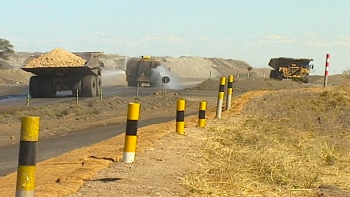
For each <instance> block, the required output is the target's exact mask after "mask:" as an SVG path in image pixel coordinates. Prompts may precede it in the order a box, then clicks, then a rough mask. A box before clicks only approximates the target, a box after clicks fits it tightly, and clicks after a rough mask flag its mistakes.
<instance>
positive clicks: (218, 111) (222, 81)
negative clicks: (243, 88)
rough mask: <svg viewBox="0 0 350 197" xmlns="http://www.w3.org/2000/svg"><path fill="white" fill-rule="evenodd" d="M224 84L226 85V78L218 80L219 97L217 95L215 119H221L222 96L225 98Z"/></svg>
mask: <svg viewBox="0 0 350 197" xmlns="http://www.w3.org/2000/svg"><path fill="white" fill-rule="evenodd" d="M225 84H226V77H221V78H220V86H219V95H218V102H217V107H216V118H217V119H221V112H222V104H223V102H224V96H225Z"/></svg>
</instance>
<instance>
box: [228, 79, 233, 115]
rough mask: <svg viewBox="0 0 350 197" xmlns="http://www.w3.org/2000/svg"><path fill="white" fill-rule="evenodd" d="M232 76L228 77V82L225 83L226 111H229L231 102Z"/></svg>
mask: <svg viewBox="0 0 350 197" xmlns="http://www.w3.org/2000/svg"><path fill="white" fill-rule="evenodd" d="M233 80H234V78H233V76H232V75H230V76H228V82H227V97H226V110H229V109H231V101H232V93H233V89H232V87H233Z"/></svg>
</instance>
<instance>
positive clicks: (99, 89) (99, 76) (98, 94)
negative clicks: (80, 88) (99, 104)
mask: <svg viewBox="0 0 350 197" xmlns="http://www.w3.org/2000/svg"><path fill="white" fill-rule="evenodd" d="M96 85H97V86H96V96H100V94H101V87H102V78H101V75H97V78H96Z"/></svg>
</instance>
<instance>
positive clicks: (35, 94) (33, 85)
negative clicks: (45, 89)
mask: <svg viewBox="0 0 350 197" xmlns="http://www.w3.org/2000/svg"><path fill="white" fill-rule="evenodd" d="M29 94H30V96H31V97H32V98H39V97H40V81H39V77H37V76H32V77H31V78H30V81H29Z"/></svg>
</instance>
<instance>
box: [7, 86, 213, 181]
mask: <svg viewBox="0 0 350 197" xmlns="http://www.w3.org/2000/svg"><path fill="white" fill-rule="evenodd" d="M199 82H200V81H194V82H188V81H187V83H186V84H184V85H183V87H182V88H186V87H191V86H195V85H197V84H198V83H199ZM158 89H159V88H150V87H142V88H141V89H140V91H139V95H140V96H146V95H150V94H152V93H153V92H155V91H157V90H158ZM27 90H28V87H27V86H12V87H4V88H2V89H1V91H0V105H25V94H26V92H27ZM172 91H176V92H178V93H179V94H181V95H182V96H184V97H185V98H203V99H205V98H207V99H215V98H216V97H217V92H215V91H195V92H193V91H186V90H172ZM104 92H105V94H104V97H112V96H122V97H134V96H135V94H136V88H131V87H112V86H110V87H104ZM69 94H70V93H69V92H61V93H60V94H59V95H58V96H57V98H36V99H32V101H31V105H45V104H52V103H58V102H71V100H72V99H75V98H73V97H71V96H68V95H69ZM89 99H91V98H82V100H83V101H84V100H85V101H87V100H89ZM194 113H197V112H195V111H193V112H188V113H186V115H191V114H194ZM173 119H174V116H171V117H161V118H155V119H150V120H142V121H140V122H139V127H143V126H147V125H151V124H156V123H161V122H166V121H170V120H173ZM125 127H126V126H125V123H119V124H115V125H113V126H108V127H103V128H98V129H91V130H86V131H80V132H71V133H69V134H67V135H65V136H54V137H51V138H46V139H42V140H40V141H39V142H38V149H39V150H38V155H37V161H38V162H39V161H43V160H46V159H49V158H52V157H55V156H58V155H61V154H63V153H65V152H68V151H71V150H74V149H77V148H82V147H86V146H90V145H91V144H94V143H97V142H99V141H103V140H106V139H108V138H111V137H114V136H116V135H119V134H121V133H123V132H124V131H125ZM18 149H19V145H18V144H15V145H10V146H2V147H1V146H0V176H4V175H7V174H8V173H11V172H14V171H15V170H16V169H17V161H18V151H19V150H18Z"/></svg>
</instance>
